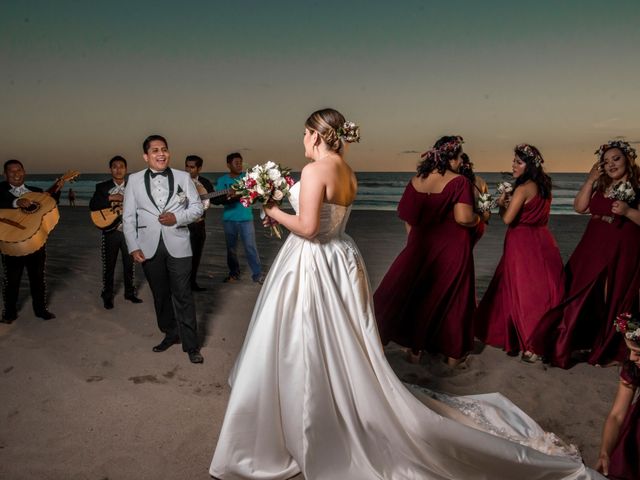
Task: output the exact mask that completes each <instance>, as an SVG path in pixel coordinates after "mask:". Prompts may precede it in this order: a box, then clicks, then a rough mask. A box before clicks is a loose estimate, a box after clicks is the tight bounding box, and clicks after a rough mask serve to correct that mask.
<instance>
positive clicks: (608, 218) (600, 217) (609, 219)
mask: <svg viewBox="0 0 640 480" xmlns="http://www.w3.org/2000/svg"><path fill="white" fill-rule="evenodd" d="M591 218H595V219H596V220H602V221H603V222H607V223H613V222H614V221H615V219H616V217H612V216H610V215H591Z"/></svg>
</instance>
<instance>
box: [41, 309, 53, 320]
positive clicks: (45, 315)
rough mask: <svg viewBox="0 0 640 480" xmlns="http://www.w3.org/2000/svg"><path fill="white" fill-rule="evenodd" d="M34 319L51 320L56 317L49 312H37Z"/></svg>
mask: <svg viewBox="0 0 640 480" xmlns="http://www.w3.org/2000/svg"><path fill="white" fill-rule="evenodd" d="M36 317H38V318H41V319H42V320H53V319H54V318H56V316H55V315H54V314H53V313H51V312H50V311H49V310H43V311H42V312H37V313H36Z"/></svg>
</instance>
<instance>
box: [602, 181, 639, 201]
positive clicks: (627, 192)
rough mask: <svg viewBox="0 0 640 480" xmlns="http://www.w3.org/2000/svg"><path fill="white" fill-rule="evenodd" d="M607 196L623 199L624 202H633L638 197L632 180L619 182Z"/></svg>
mask: <svg viewBox="0 0 640 480" xmlns="http://www.w3.org/2000/svg"><path fill="white" fill-rule="evenodd" d="M606 197H607V198H612V199H613V200H621V201H623V202H627V203H631V202H633V200H634V199H635V198H636V192H635V190H634V189H633V185H631V182H618V183H616V184H615V185H614V186H613V187H611V190H610V191H609V193H607V195H606Z"/></svg>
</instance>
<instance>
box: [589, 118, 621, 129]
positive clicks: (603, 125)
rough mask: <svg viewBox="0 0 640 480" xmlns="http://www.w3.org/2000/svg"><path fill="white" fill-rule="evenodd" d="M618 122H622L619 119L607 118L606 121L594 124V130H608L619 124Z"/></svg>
mask: <svg viewBox="0 0 640 480" xmlns="http://www.w3.org/2000/svg"><path fill="white" fill-rule="evenodd" d="M618 121H620V119H619V118H617V117H614V118H607V119H606V120H602V121H600V122H596V123H594V124H593V128H607V127H610V126H611V125H613V124H614V123H617V122H618Z"/></svg>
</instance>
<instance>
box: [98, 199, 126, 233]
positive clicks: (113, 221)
mask: <svg viewBox="0 0 640 480" xmlns="http://www.w3.org/2000/svg"><path fill="white" fill-rule="evenodd" d="M121 216H122V203H121V202H113V204H112V205H111V206H110V207H107V208H103V209H102V210H94V211H93V212H91V221H92V222H93V224H94V225H95V226H96V227H98V228H99V229H100V230H105V231H108V230H112V229H114V228H115V227H117V226H118V223H119V222H120V218H121Z"/></svg>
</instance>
